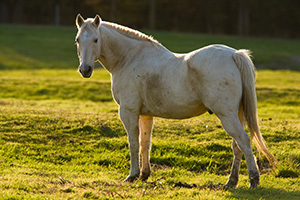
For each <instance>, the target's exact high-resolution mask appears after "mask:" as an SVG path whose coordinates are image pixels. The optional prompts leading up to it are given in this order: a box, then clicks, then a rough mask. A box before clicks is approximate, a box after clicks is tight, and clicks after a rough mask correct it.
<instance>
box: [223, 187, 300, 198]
mask: <svg viewBox="0 0 300 200" xmlns="http://www.w3.org/2000/svg"><path fill="white" fill-rule="evenodd" d="M230 191H231V193H230V194H229V195H226V197H228V198H230V199H270V200H273V199H289V200H292V199H299V197H300V191H292V192H289V191H286V190H284V189H278V188H266V187H258V188H255V189H249V188H244V187H240V188H237V189H232V190H230Z"/></svg>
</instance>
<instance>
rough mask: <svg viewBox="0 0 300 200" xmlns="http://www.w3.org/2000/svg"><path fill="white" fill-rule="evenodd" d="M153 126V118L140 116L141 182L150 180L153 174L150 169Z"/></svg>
mask: <svg viewBox="0 0 300 200" xmlns="http://www.w3.org/2000/svg"><path fill="white" fill-rule="evenodd" d="M152 126H153V117H152V116H144V115H140V119H139V127H140V151H141V155H142V174H141V176H140V178H141V180H143V181H145V180H147V179H148V177H149V176H150V173H151V169H150V146H151V133H152Z"/></svg>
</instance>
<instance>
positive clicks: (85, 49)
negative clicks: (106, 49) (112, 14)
mask: <svg viewBox="0 0 300 200" xmlns="http://www.w3.org/2000/svg"><path fill="white" fill-rule="evenodd" d="M100 23H101V18H100V17H99V15H96V17H95V18H94V19H87V20H84V19H83V18H82V16H81V15H80V14H78V15H77V17H76V25H77V28H78V33H77V36H76V43H77V53H78V57H79V60H80V65H79V68H78V70H79V72H80V73H81V75H82V76H83V77H84V78H89V77H90V76H91V75H92V73H93V68H94V62H95V61H96V60H97V59H98V58H99V57H100V46H101V45H100V33H99V26H100Z"/></svg>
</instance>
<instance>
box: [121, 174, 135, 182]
mask: <svg viewBox="0 0 300 200" xmlns="http://www.w3.org/2000/svg"><path fill="white" fill-rule="evenodd" d="M137 178H138V176H130V175H129V176H128V177H127V178H126V179H125V180H124V181H123V182H129V183H132V182H133V181H135V180H136V179H137Z"/></svg>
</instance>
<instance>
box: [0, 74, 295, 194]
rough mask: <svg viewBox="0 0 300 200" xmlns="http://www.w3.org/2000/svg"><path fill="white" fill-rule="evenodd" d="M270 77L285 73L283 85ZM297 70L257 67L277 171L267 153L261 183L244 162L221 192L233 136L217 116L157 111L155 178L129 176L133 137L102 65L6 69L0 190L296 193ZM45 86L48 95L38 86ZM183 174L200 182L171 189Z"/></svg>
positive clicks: (0, 78) (262, 114) (1, 78)
mask: <svg viewBox="0 0 300 200" xmlns="http://www.w3.org/2000/svg"><path fill="white" fill-rule="evenodd" d="M7 72H9V73H7ZM269 77H273V78H274V79H276V78H278V80H280V82H279V81H278V84H279V85H278V86H277V84H275V83H274V82H272V81H270V78H269ZM290 77H292V78H290ZM299 77H300V74H299V73H298V72H289V71H258V78H257V92H258V100H259V101H258V107H259V109H258V111H259V120H260V126H261V130H262V133H263V135H264V137H265V140H266V143H267V145H268V147H269V150H270V151H271V152H272V153H273V154H274V155H275V156H276V158H277V159H278V161H279V164H278V168H277V172H272V170H271V168H270V166H269V165H268V163H267V161H266V159H265V158H262V160H261V161H260V162H259V166H260V169H261V173H262V178H261V186H260V187H259V188H258V189H255V190H249V189H248V186H249V180H248V177H247V174H248V173H247V166H246V162H245V160H242V165H241V178H240V182H239V186H238V189H236V190H229V191H223V190H220V187H221V185H223V184H224V183H225V182H226V180H227V177H228V174H229V171H230V165H231V162H232V157H233V155H232V152H231V146H230V145H231V138H230V137H229V136H228V135H227V134H226V133H225V131H224V130H223V128H222V126H221V123H220V121H219V120H218V118H217V117H215V116H214V115H209V114H204V115H202V116H199V117H196V118H191V119H186V120H167V119H160V118H157V119H155V127H154V130H153V137H152V150H151V163H152V175H151V176H150V178H149V181H148V183H142V182H140V181H137V182H135V183H133V184H128V183H123V182H122V180H123V179H124V178H125V177H126V176H127V175H128V173H129V163H130V161H129V160H130V157H129V149H128V142H127V136H126V132H125V130H124V128H123V126H122V123H121V121H120V120H119V117H118V110H117V109H118V107H117V105H116V104H115V103H114V102H113V100H112V97H111V93H110V75H109V74H108V73H107V72H106V71H105V70H103V69H98V70H96V71H95V72H94V74H93V77H92V78H91V79H82V78H81V77H80V74H79V73H78V72H76V70H34V71H28V70H12V71H2V72H1V73H0V82H1V85H2V86H1V91H2V92H1V93H0V94H1V100H0V110H1V113H0V132H1V134H0V136H1V137H0V190H1V192H0V197H1V198H4V199H5V198H24V199H32V198H34V199H43V198H52V199H67V198H71V199H73V198H80V199H97V198H128V199H140V198H144V199H150V198H151V199H161V198H163V199H174V198H175V199H176V198H177V199H182V198H185V199H195V198H196V199H197V198H200V199H259V198H263V199H273V198H279V199H284V198H288V199H297V198H298V196H299V194H300V187H299V185H300V178H299V177H298V178H296V177H294V176H295V175H297V176H298V175H299V174H300V173H299V172H300V166H299V163H300V150H299V148H298V147H299V145H300V144H299V141H300V138H299V137H300V135H299V133H300V123H299V119H300V111H299V106H298V102H299V98H298V97H299V86H297V85H296V83H298V80H299ZM281 84H285V86H282V85H281ZM41 88H43V89H44V90H43V93H42V94H41V93H39V92H36V91H39V90H40V89H41ZM266 89H268V90H267V91H266ZM290 90H292V91H293V92H290ZM53 91H55V92H53ZM81 92H82V93H81ZM270 93H271V94H270ZM284 93H287V95H283V94H284ZM272 97H278V98H275V99H274V98H272ZM254 150H255V148H254ZM255 152H256V150H255ZM256 155H257V156H258V154H257V153H256ZM285 176H288V177H289V178H283V177H285ZM291 176H292V177H291ZM293 177H294V178H293ZM178 182H183V183H188V184H195V185H196V186H197V188H192V189H188V188H178V187H174V185H175V183H178Z"/></svg>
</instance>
